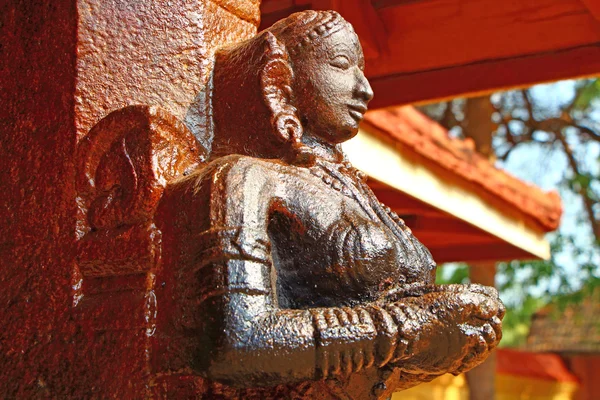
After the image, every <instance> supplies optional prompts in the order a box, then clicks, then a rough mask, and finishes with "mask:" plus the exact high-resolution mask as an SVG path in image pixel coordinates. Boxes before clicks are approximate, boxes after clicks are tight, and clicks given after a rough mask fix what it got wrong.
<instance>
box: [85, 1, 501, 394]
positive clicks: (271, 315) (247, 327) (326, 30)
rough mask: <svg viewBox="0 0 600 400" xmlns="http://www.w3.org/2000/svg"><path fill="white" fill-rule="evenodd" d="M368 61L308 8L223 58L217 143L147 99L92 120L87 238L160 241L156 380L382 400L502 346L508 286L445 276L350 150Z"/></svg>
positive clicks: (350, 39)
mask: <svg viewBox="0 0 600 400" xmlns="http://www.w3.org/2000/svg"><path fill="white" fill-rule="evenodd" d="M363 68H364V59H363V55H362V50H361V47H360V44H359V42H358V38H357V37H356V34H355V33H354V31H353V29H352V27H351V26H350V25H349V24H348V23H347V22H346V21H345V20H344V19H343V18H341V17H340V16H339V14H337V13H335V12H333V11H327V12H315V11H306V12H303V13H298V14H294V15H292V16H290V17H288V18H287V19H285V20H282V21H280V22H278V23H276V24H275V25H273V26H272V27H271V28H269V29H267V30H266V31H263V32H262V33H260V34H259V35H257V36H256V37H255V38H253V39H251V40H249V41H246V42H243V43H240V44H238V45H236V46H233V47H229V48H223V49H220V50H219V51H217V53H216V54H215V64H214V74H213V77H212V84H211V87H210V88H209V89H207V90H210V93H209V96H208V97H209V98H211V99H212V103H211V110H210V111H211V112H210V113H208V112H203V113H202V114H204V115H211V116H212V124H205V125H204V126H205V127H209V126H210V127H212V131H211V132H208V131H206V130H208V129H206V130H205V131H197V132H194V134H195V135H196V136H197V137H200V138H201V140H200V142H201V143H207V142H210V147H211V148H210V149H206V150H204V149H203V148H202V146H199V144H198V142H196V139H195V138H193V137H192V136H191V133H190V131H188V129H187V128H186V127H185V126H183V125H182V124H181V123H179V122H177V121H176V120H174V119H173V118H172V117H170V116H168V115H166V113H164V112H162V111H159V110H157V109H153V108H143V107H138V108H129V109H125V110H122V111H117V112H115V113H113V114H111V115H109V116H108V117H106V118H105V119H104V120H103V121H101V122H100V123H99V124H98V125H97V126H96V127H95V128H93V129H92V131H91V132H90V135H89V136H88V138H87V139H86V141H85V142H84V144H83V145H82V157H81V159H83V161H82V166H81V168H82V171H84V172H83V174H82V177H81V181H80V188H81V189H80V193H81V194H80V208H81V210H82V221H83V222H82V240H84V239H86V238H87V239H88V240H90V239H89V236H90V235H93V234H96V235H98V234H97V233H96V232H99V231H111V232H120V231H119V230H121V231H123V230H126V229H127V227H130V226H135V225H138V226H139V225H140V224H142V225H144V224H147V225H148V224H149V225H148V226H152V227H153V228H152V229H155V230H156V232H155V233H156V234H159V235H160V238H161V239H160V242H159V243H155V246H159V247H160V257H159V258H156V257H155V258H154V259H153V260H154V261H153V262H152V263H150V264H151V265H150V266H149V269H148V271H150V272H151V273H152V275H153V278H152V280H151V283H150V284H149V286H148V287H147V290H149V291H152V293H153V295H155V296H156V303H157V305H156V315H154V316H153V317H152V318H151V319H153V324H155V329H154V328H153V329H152V334H151V336H152V341H153V343H154V344H153V346H152V348H153V357H154V361H153V365H154V367H153V368H154V369H155V373H161V374H165V373H166V374H172V373H175V371H177V373H179V374H182V373H183V374H188V375H195V376H199V377H201V379H203V380H204V382H209V383H208V384H206V385H204V386H202V389H201V390H200V389H199V390H200V392H201V393H200V392H199V394H204V395H206V396H207V398H209V397H210V396H209V395H208V394H209V393H213V394H214V393H216V392H218V391H220V393H222V394H223V395H224V396H225V397H231V398H233V397H236V396H238V397H239V396H242V397H251V395H256V396H258V397H265V396H267V394H268V395H269V396H274V397H276V396H278V394H277V393H279V394H280V395H281V396H283V394H282V393H286V394H285V395H286V396H291V397H294V398H302V397H306V398H309V397H311V398H312V397H315V396H314V394H315V392H314V391H311V390H315V388H323V390H324V392H322V393H321V396H322V397H323V398H336V397H343V396H346V397H350V398H365V396H366V397H369V396H370V397H374V398H379V397H383V396H388V395H389V394H390V393H391V391H393V390H397V389H401V388H406V387H410V386H412V385H415V384H417V383H419V382H424V381H428V380H431V379H433V378H434V377H436V376H439V375H441V374H444V373H447V372H450V373H454V374H457V373H460V372H463V371H466V370H468V369H470V368H472V367H474V366H476V365H477V364H479V363H480V362H482V361H483V360H484V359H485V358H486V356H487V355H488V354H489V352H490V351H491V350H492V349H493V348H494V347H496V345H497V344H498V341H499V340H500V338H501V319H502V317H503V314H504V307H503V306H502V303H501V302H500V301H499V299H498V295H497V292H496V291H495V290H494V289H492V288H487V287H483V286H480V285H435V282H434V279H435V263H434V262H433V260H432V258H431V254H430V253H429V251H428V250H427V249H426V248H425V247H424V246H423V245H422V244H421V243H420V242H419V241H418V240H417V239H416V238H415V237H414V235H413V234H412V232H411V231H410V229H409V228H408V227H407V226H406V225H405V224H404V222H403V221H402V219H401V218H399V217H398V215H396V214H395V213H393V212H391V210H390V209H389V208H387V207H386V206H385V205H382V204H381V203H380V202H379V201H378V200H377V199H376V198H375V196H374V194H373V193H372V191H371V190H370V189H369V187H368V186H367V185H366V182H365V180H366V179H365V176H364V174H362V173H361V172H360V171H357V170H356V169H354V168H353V167H352V165H351V164H350V163H349V162H347V161H346V160H345V158H344V155H343V153H342V152H341V149H340V146H339V144H340V143H342V142H344V141H345V140H348V139H350V138H352V137H353V136H354V135H356V133H357V131H358V124H359V122H360V120H361V119H362V116H363V114H364V113H365V111H366V110H367V104H368V102H369V101H370V100H371V98H372V97H373V93H372V91H371V88H370V86H369V83H368V81H367V80H366V79H365V76H364V74H363ZM165 127H168V128H165ZM167 131H168V132H169V133H168V134H165V133H163V132H167ZM204 159H207V161H206V162H201V160H204ZM145 232H147V231H145ZM115 235H118V234H116V233H115ZM84 241H85V240H84ZM91 241H92V242H93V241H94V240H91ZM88 253H89V252H88ZM90 254H91V253H90ZM94 254H95V253H94ZM88 258H89V257H88ZM92 258H93V257H92ZM87 262H88V264H89V265H94V262H92V261H90V260H87ZM99 264H101V263H96V265H99ZM86 265H87V264H86ZM90 268H91V269H90V270H93V268H92V267H90ZM117 269H118V268H117ZM100 270H101V267H100ZM111 271H112V272H111V273H113V274H118V273H119V272H118V271H115V270H114V269H113V270H111ZM84 275H85V274H84ZM153 326H154V325H153ZM207 385H208V386H207ZM261 388H262V389H261ZM211 391H213V392H211ZM292 393H295V394H293V395H292ZM311 393H312V394H311Z"/></svg>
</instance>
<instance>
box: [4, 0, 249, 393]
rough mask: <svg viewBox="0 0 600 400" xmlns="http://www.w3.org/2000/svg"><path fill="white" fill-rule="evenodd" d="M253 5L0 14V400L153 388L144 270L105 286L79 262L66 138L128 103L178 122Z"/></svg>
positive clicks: (10, 6) (156, 4)
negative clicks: (217, 52)
mask: <svg viewBox="0 0 600 400" xmlns="http://www.w3.org/2000/svg"><path fill="white" fill-rule="evenodd" d="M258 7H259V1H258V0H246V1H237V2H234V1H230V0H196V1H191V2H190V1H184V0H174V1H170V2H163V1H158V0H154V1H152V0H148V1H128V0H109V1H105V0H66V1H53V2H49V1H33V0H32V1H27V2H25V1H17V0H8V1H5V2H2V3H1V4H0V45H1V47H0V60H1V61H0V134H1V138H0V166H1V167H0V171H1V173H0V188H1V189H2V190H1V191H0V216H1V222H0V320H1V321H2V330H1V332H0V366H1V367H0V397H2V398H14V397H17V398H46V397H53V398H67V397H68V398H81V397H90V396H92V397H93V396H95V397H100V398H105V397H113V396H116V397H120V398H132V397H136V398H139V397H144V396H147V395H149V394H151V393H152V392H153V391H154V392H156V390H155V388H153V387H151V386H152V385H153V382H155V380H154V377H155V373H156V371H155V370H153V366H152V365H151V362H150V361H151V358H152V355H151V353H152V348H151V347H150V345H149V343H148V341H147V340H146V338H147V327H146V326H144V323H147V321H144V317H143V315H142V314H141V313H143V312H144V309H146V308H147V307H148V304H149V300H148V299H149V295H148V291H147V287H148V282H149V280H151V279H152V274H150V273H148V272H147V271H146V270H144V267H143V265H142V264H143V262H140V265H136V266H134V267H133V268H134V269H135V268H138V270H136V271H135V272H136V274H137V275H136V274H133V275H131V276H128V277H112V278H111V277H107V276H95V275H94V273H93V272H90V271H93V268H87V267H86V266H85V265H83V264H82V260H81V246H80V243H79V242H80V241H79V240H78V239H80V237H81V236H82V232H81V230H80V226H79V225H78V218H79V213H78V204H77V202H76V188H75V176H76V175H77V170H76V165H77V160H76V155H77V145H78V141H79V140H80V139H81V138H82V137H84V136H85V135H86V133H87V132H88V130H89V129H90V128H91V127H92V126H93V125H94V124H95V123H97V122H98V121H99V120H100V119H101V118H102V117H104V116H105V115H107V114H108V113H109V112H111V111H113V110H115V109H118V108H121V107H123V106H126V105H131V104H147V105H158V106H160V107H162V108H165V109H166V110H168V111H169V112H170V113H172V114H173V115H175V116H176V117H178V118H183V117H184V116H185V112H186V109H187V108H188V107H189V105H190V103H191V102H192V101H193V100H194V98H195V96H196V95H197V93H198V91H199V90H200V89H201V88H202V86H203V85H205V84H206V81H207V78H208V76H209V73H210V68H211V64H210V62H209V60H210V55H211V52H212V50H213V49H214V47H215V46H217V45H224V44H227V43H231V42H235V41H239V40H243V39H244V38H248V37H250V36H252V35H254V34H255V33H256V26H257V25H258V20H259V10H258ZM123 251H124V250H123ZM86 274H87V276H86ZM139 321H141V323H138V322H139ZM168 391H169V388H166V389H164V388H163V389H161V390H160V391H159V392H160V393H163V394H165V393H168Z"/></svg>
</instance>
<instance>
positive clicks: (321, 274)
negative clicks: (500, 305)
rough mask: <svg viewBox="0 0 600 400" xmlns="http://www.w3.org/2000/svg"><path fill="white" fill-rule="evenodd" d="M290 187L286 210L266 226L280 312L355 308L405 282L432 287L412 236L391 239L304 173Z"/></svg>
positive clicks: (340, 193)
mask: <svg viewBox="0 0 600 400" xmlns="http://www.w3.org/2000/svg"><path fill="white" fill-rule="evenodd" d="M290 182H293V183H290V186H289V187H287V188H286V190H285V193H286V197H287V198H286V199H285V203H286V207H285V208H284V209H283V210H282V211H280V212H279V211H276V212H274V213H273V214H272V215H271V217H270V222H269V237H270V239H271V248H272V256H273V264H274V268H275V271H276V273H277V292H278V299H279V305H280V306H281V307H284V308H308V307H319V306H340V305H352V304H357V303H362V302H367V301H373V300H375V299H376V298H378V297H379V296H380V295H381V294H383V293H384V292H385V291H387V290H390V289H392V288H394V287H398V286H401V285H403V284H408V283H415V282H423V283H433V282H432V279H433V275H434V274H432V273H431V272H432V270H433V269H434V264H433V263H432V260H431V258H430V256H428V255H429V253H428V252H427V250H426V249H425V248H424V246H423V245H422V244H421V243H419V242H418V241H417V240H416V239H415V238H414V237H413V236H412V234H410V233H405V234H403V235H398V234H397V233H394V232H393V231H392V229H390V227H389V226H388V225H386V223H384V222H383V221H382V220H381V219H378V218H377V217H374V215H375V216H376V215H377V214H376V213H375V212H374V211H373V210H369V208H368V207H370V206H369V205H368V204H361V203H360V202H359V201H358V200H357V199H356V198H355V197H354V196H352V193H351V191H349V190H346V191H344V190H341V189H343V188H339V186H338V188H333V185H332V184H331V182H323V180H322V179H316V178H315V177H311V176H307V175H306V174H299V175H298V176H297V177H296V179H295V180H293V181H290ZM388 223H389V221H388ZM424 252H426V254H425V253H424Z"/></svg>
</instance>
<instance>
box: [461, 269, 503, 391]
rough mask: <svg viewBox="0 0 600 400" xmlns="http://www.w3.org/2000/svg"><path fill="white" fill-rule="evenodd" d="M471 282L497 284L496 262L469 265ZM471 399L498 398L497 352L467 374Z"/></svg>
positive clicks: (487, 284) (488, 284)
mask: <svg viewBox="0 0 600 400" xmlns="http://www.w3.org/2000/svg"><path fill="white" fill-rule="evenodd" d="M469 278H470V279H471V283H480V284H482V285H486V286H496V285H495V278H496V263H495V262H480V263H472V264H471V265H469ZM465 375H466V378H467V383H468V384H469V398H470V400H493V399H495V398H496V385H495V381H496V352H495V351H494V352H492V353H491V354H490V355H489V356H488V358H487V360H485V361H484V362H483V364H481V365H479V366H477V367H475V368H473V369H472V370H470V371H468V372H467V373H466V374H465Z"/></svg>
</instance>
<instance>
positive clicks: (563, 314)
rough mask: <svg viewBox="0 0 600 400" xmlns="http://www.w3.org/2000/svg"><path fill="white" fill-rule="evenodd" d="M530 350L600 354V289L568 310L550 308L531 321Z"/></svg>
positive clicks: (556, 307)
mask: <svg viewBox="0 0 600 400" xmlns="http://www.w3.org/2000/svg"><path fill="white" fill-rule="evenodd" d="M526 349H527V350H531V351H538V352H554V353H596V354H597V353H600V289H596V290H595V291H594V292H593V293H592V294H591V295H589V296H586V297H585V298H584V299H583V300H582V301H581V303H577V304H571V305H569V306H567V307H566V308H565V309H564V310H560V309H559V308H558V306H556V305H549V306H547V307H545V308H543V309H542V310H540V311H538V312H537V313H536V314H535V315H534V316H533V317H532V319H531V329H530V331H529V336H528V337H527V345H526Z"/></svg>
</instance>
